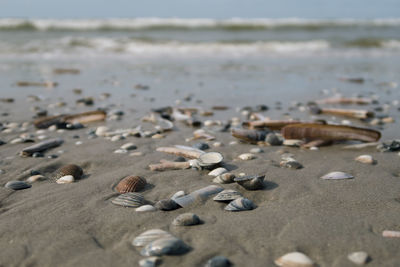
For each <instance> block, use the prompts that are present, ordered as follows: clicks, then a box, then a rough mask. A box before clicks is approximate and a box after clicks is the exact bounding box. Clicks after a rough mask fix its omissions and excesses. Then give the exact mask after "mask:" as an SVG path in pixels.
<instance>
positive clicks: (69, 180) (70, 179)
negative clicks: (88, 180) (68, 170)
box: [56, 175, 75, 184]
mask: <svg viewBox="0 0 400 267" xmlns="http://www.w3.org/2000/svg"><path fill="white" fill-rule="evenodd" d="M73 182H75V179H74V176H72V175H65V176H63V177H60V178H59V179H57V181H56V183H57V184H70V183H73Z"/></svg>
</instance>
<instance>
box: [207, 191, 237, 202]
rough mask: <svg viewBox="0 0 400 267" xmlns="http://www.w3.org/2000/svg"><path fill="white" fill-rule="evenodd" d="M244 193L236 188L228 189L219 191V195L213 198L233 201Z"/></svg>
mask: <svg viewBox="0 0 400 267" xmlns="http://www.w3.org/2000/svg"><path fill="white" fill-rule="evenodd" d="M241 196H242V194H241V193H240V192H238V191H236V190H231V189H226V190H224V191H222V192H220V193H218V195H216V196H215V197H214V198H213V199H214V200H215V201H223V202H224V201H232V200H235V199H237V198H239V197H241Z"/></svg>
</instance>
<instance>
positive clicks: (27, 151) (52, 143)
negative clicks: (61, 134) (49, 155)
mask: <svg viewBox="0 0 400 267" xmlns="http://www.w3.org/2000/svg"><path fill="white" fill-rule="evenodd" d="M62 143H64V140H63V139H61V138H53V139H49V140H45V141H42V142H40V143H37V144H35V145H33V146H28V147H26V148H24V149H23V150H22V151H21V155H22V156H32V154H33V153H35V152H42V151H45V150H47V149H50V148H53V147H57V146H60V145H61V144H62Z"/></svg>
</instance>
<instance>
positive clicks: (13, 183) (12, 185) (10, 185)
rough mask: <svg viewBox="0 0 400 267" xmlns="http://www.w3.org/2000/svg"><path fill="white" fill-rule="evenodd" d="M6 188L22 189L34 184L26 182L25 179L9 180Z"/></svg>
mask: <svg viewBox="0 0 400 267" xmlns="http://www.w3.org/2000/svg"><path fill="white" fill-rule="evenodd" d="M4 187H6V188H10V189H12V190H22V189H26V188H30V187H32V185H30V184H28V183H25V182H24V181H9V182H8V183H6V184H5V186H4Z"/></svg>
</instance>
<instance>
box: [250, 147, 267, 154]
mask: <svg viewBox="0 0 400 267" xmlns="http://www.w3.org/2000/svg"><path fill="white" fill-rule="evenodd" d="M263 152H264V150H262V149H261V148H259V147H255V148H252V149H250V153H253V154H259V153H263Z"/></svg>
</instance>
